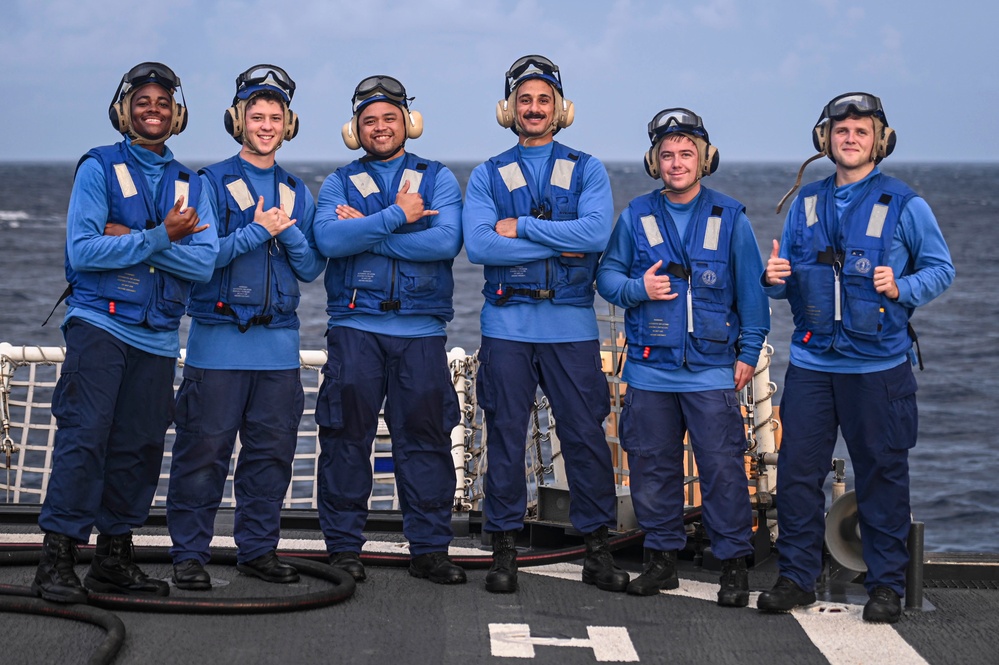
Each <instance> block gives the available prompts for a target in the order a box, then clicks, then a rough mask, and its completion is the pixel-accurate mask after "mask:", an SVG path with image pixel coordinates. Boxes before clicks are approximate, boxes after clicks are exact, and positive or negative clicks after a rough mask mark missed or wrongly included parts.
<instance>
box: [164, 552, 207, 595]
mask: <svg viewBox="0 0 999 665" xmlns="http://www.w3.org/2000/svg"><path fill="white" fill-rule="evenodd" d="M173 584H174V586H175V587H177V588H178V589H185V590H187V591H208V590H209V589H211V588H212V576H211V575H209V574H208V571H207V570H205V567H204V566H202V565H201V562H200V561H198V560H197V559H184V560H183V561H181V562H180V563H175V564H173Z"/></svg>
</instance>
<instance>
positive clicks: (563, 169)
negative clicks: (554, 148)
mask: <svg viewBox="0 0 999 665" xmlns="http://www.w3.org/2000/svg"><path fill="white" fill-rule="evenodd" d="M574 168H576V162H574V161H572V160H571V159H556V160H555V166H554V167H553V168H552V178H551V184H552V186H554V187H560V188H562V189H569V185H570V184H572V170H573V169H574Z"/></svg>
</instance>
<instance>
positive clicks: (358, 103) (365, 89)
mask: <svg viewBox="0 0 999 665" xmlns="http://www.w3.org/2000/svg"><path fill="white" fill-rule="evenodd" d="M414 99H416V98H415V97H407V96H406V88H404V87H403V85H402V83H400V82H399V80H398V79H394V78H392V77H391V76H384V75H378V76H369V77H368V78H366V79H364V80H363V81H361V82H360V83H358V84H357V87H356V88H354V95H353V96H352V97H351V98H350V104H351V107H352V109H353V112H354V115H353V116H352V117H351V119H350V121H349V122H347V123H346V124H345V125H344V126H343V128H342V129H341V130H340V135H341V136H342V137H343V143H344V145H346V146H347V148H348V149H350V150H357V149H359V148H360V147H361V137H360V134H359V133H358V129H357V118H358V116H360V114H361V111H362V110H363V109H364V107H365V106H367V105H368V104H372V103H374V102H388V103H389V104H394V105H395V106H398V107H399V108H400V109H401V110H402V112H403V115H404V116H405V119H406V138H407V139H418V138H420V136H421V135H422V134H423V115H422V114H421V113H420V112H419V111H411V110H409V102H411V101H413V100H414Z"/></svg>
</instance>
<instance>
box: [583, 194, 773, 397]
mask: <svg viewBox="0 0 999 665" xmlns="http://www.w3.org/2000/svg"><path fill="white" fill-rule="evenodd" d="M698 201H699V196H698V197H695V198H694V200H693V201H691V202H689V203H684V204H678V203H672V202H670V201H669V199H666V201H665V204H666V208H667V209H668V210H669V213H670V216H671V217H672V218H673V223H674V224H675V226H676V230H677V233H678V237H680V238H683V237H684V236H685V233H686V229H687V225H688V224H689V223H690V221H691V217H692V215H693V212H694V210H695V209H696V207H697V204H698ZM633 223H635V220H633V219H632V217H631V211H630V210H629V209H628V208H625V210H624V212H622V213H621V216H620V217H619V218H618V220H617V224H616V225H615V227H614V232H613V233H612V234H611V239H610V243H609V244H608V246H607V251H606V252H604V256H603V258H602V260H601V261H600V267H599V268H598V269H597V291H599V293H600V295H601V296H603V297H604V298H605V299H606V300H607V301H608V302H612V303H614V304H615V305H617V306H619V307H625V308H631V307H638V306H639V305H640V304H641V303H643V302H645V301H647V300H651V298H649V295H648V292H647V291H646V290H645V280H644V278H643V277H636V278H632V277H630V275H631V267H632V264H633V262H634V261H635V254H636V253H635V242H634V237H633V236H632V233H631V225H632V224H633ZM729 265H730V267H731V270H732V280H733V283H734V284H735V289H736V297H735V308H736V311H737V312H738V314H739V330H740V332H739V354H738V358H737V359H738V360H740V361H742V362H744V363H746V364H747V365H750V366H752V367H755V366H756V363H757V361H758V360H759V355H760V351H761V349H762V348H763V342H764V340H765V339H766V336H767V333H768V332H770V308H769V303H768V301H767V296H766V294H765V293H764V292H763V289H762V288H760V284H759V282H758V281H757V275H759V274H760V270H761V269H762V268H763V261H762V259H761V258H760V249H759V246H758V245H757V243H756V236H755V235H754V234H753V227H752V225H751V224H750V222H749V218H748V217H746V215H745V213H740V214H739V217H738V218H737V219H736V223H735V228H734V229H733V234H732V246H731V256H730V261H729ZM641 267H642V269H643V272H644V270H647V269H648V268H651V267H652V266H651V265H648V266H641ZM621 378H622V379H623V380H624V381H626V382H627V383H628V385H630V386H635V387H636V388H641V389H643V390H651V391H656V392H695V391H702V390H723V389H732V388H734V387H735V375H734V374H733V370H732V368H730V367H715V368H710V369H705V370H701V371H692V370H691V369H689V368H688V367H687V366H686V365H684V366H682V367H679V368H677V369H671V370H667V369H661V368H656V367H650V366H648V365H645V364H643V363H641V362H638V361H635V360H629V361H628V362H626V363H625V364H624V371H623V373H622V377H621Z"/></svg>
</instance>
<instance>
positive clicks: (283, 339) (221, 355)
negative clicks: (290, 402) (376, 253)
mask: <svg viewBox="0 0 999 665" xmlns="http://www.w3.org/2000/svg"><path fill="white" fill-rule="evenodd" d="M242 167H243V173H244V174H246V177H247V179H249V181H250V184H251V185H252V187H253V191H255V192H257V193H258V194H259V195H260V196H263V197H264V210H270V209H271V208H273V207H274V206H276V205H280V201H279V199H278V193H277V184H276V183H275V181H274V168H273V167H271V168H269V169H261V168H258V167H256V166H254V165H252V164H250V163H249V162H246V161H243V162H242ZM201 183H202V192H203V196H204V197H207V198H208V200H209V202H210V204H211V207H212V212H213V214H214V215H215V217H216V218H218V216H219V215H218V199H219V193H218V192H216V191H215V187H214V185H213V183H212V181H211V178H209V177H208V176H206V175H202V176H201ZM298 195H299V196H304V197H305V213H304V215H303V218H302V219H297V220H295V224H294V225H292V226H289V227H288V228H287V229H285V230H284V231H282V232H281V233H279V234H278V235H277V240H278V242H279V243H281V247H282V249H283V250H284V252H285V253H286V254H287V256H288V263H289V264H290V265H291V269H292V270H293V271H294V273H295V275H296V276H297V277H298V279H299V280H301V281H303V282H311V281H312V280H314V279H315V278H316V277H318V276H319V275H321V274H322V272H323V269H324V268H325V267H326V259H325V258H324V257H323V256H322V255H321V254H320V253H319V250H318V249H317V248H316V244H315V240H314V237H313V222H314V219H315V214H316V203H315V199H313V197H312V192H310V191H309V189H308V188H305V189H304V191H303V192H300V193H299V194H298ZM286 212H287V213H288V214H291V212H292V211H290V210H287V211H286ZM270 239H271V234H270V232H269V231H268V230H267V229H265V228H264V227H263V226H262V225H260V224H255V223H254V224H247V225H246V226H243V227H241V228H238V229H236V230H235V231H234V232H233V233H230V234H229V235H226V236H223V237H221V238H220V239H219V253H218V256H217V258H216V260H215V269H216V270H218V269H221V268H224V267H226V266H227V265H229V264H230V263H232V261H233V259H235V258H236V257H238V256H241V255H243V254H246V253H247V252H250V251H252V250H254V249H256V248H257V247H259V246H260V245H262V244H264V243H265V242H268V241H269V240H270ZM299 347H300V335H299V331H298V329H297V328H268V327H267V326H250V327H249V328H248V329H247V331H246V332H245V333H241V332H239V327H238V326H237V325H236V323H235V322H233V323H231V324H221V325H219V324H204V323H200V322H199V321H197V320H196V319H192V320H191V331H190V334H189V335H188V342H187V359H186V362H187V364H188V365H191V366H192V367H200V368H202V369H250V370H269V369H294V368H297V367H299V365H300V364H301V363H300V361H299Z"/></svg>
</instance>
